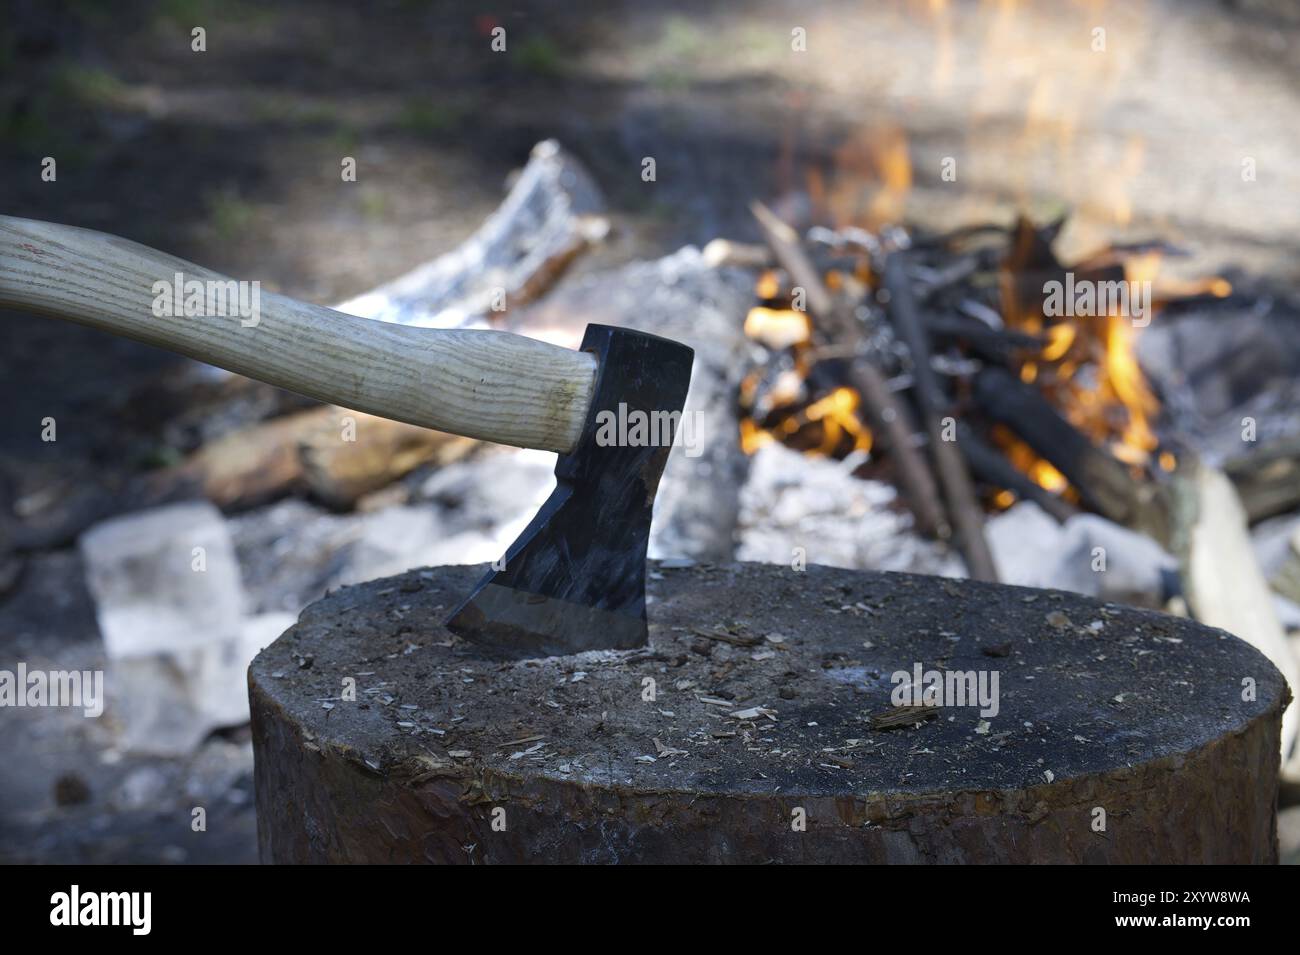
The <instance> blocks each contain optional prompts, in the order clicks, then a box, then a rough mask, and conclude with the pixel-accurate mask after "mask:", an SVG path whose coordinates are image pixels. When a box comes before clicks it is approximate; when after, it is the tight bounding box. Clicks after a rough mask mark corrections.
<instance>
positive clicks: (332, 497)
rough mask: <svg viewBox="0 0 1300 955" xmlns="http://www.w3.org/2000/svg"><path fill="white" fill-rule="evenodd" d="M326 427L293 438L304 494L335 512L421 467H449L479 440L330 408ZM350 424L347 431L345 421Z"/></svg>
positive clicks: (348, 506) (472, 448)
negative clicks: (295, 441)
mask: <svg viewBox="0 0 1300 955" xmlns="http://www.w3.org/2000/svg"><path fill="white" fill-rule="evenodd" d="M333 411H334V415H333V420H332V422H331V426H330V427H328V428H319V429H313V430H310V431H308V432H306V433H305V434H303V435H301V436H300V437H299V439H298V444H297V453H298V460H299V462H300V464H301V467H302V481H303V485H304V487H305V488H306V489H307V491H308V492H309V493H310V494H311V495H312V496H313V497H315V498H316V499H317V500H319V501H320V502H321V503H323V504H325V505H327V506H329V507H333V508H337V509H340V510H343V509H347V508H350V507H352V506H353V505H354V504H355V503H356V502H357V501H358V500H359V499H360V498H361V497H363V496H364V495H366V494H369V493H371V492H372V491H377V490H379V489H381V488H383V487H386V486H388V485H389V484H391V483H392V482H393V481H396V480H397V479H399V478H401V477H403V476H405V475H406V474H409V473H410V472H411V471H414V470H415V469H416V468H417V467H421V466H423V465H426V464H438V465H443V464H450V463H451V462H452V461H456V460H459V459H460V458H463V457H465V455H467V454H469V453H470V452H471V451H473V450H474V449H475V448H477V447H479V442H477V441H474V440H473V439H471V438H462V437H460V436H458V435H454V434H445V433H443V432H441V431H430V430H429V429H428V428H417V427H416V426H414V425H409V424H403V423H402V422H400V421H390V420H389V419H387V418H379V417H376V416H374V415H367V414H361V413H360V412H349V411H345V410H343V409H341V408H335V409H333ZM348 419H351V420H352V421H355V427H354V428H350V427H349V426H348V425H347V423H346V422H347V420H348Z"/></svg>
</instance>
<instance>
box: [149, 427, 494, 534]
mask: <svg viewBox="0 0 1300 955" xmlns="http://www.w3.org/2000/svg"><path fill="white" fill-rule="evenodd" d="M477 445H478V442H476V441H473V440H471V439H469V438H462V437H458V436H456V435H450V434H444V433H443V432H441V431H430V430H429V429H427V428H419V427H416V426H414V425H408V424H402V423H400V422H397V421H390V420H388V419H386V418H378V417H375V416H374V415H367V414H362V413H361V412H358V411H348V410H345V409H343V408H337V407H334V406H332V405H324V406H321V407H319V408H311V409H309V410H307V411H300V412H297V413H296V414H291V415H285V416H283V417H279V418H272V419H271V420H269V421H263V422H259V423H258V424H255V425H251V426H249V427H245V428H240V429H238V430H236V431H232V432H230V433H229V434H226V435H223V436H222V437H220V438H218V439H216V440H215V441H210V442H208V443H207V444H205V445H204V446H203V447H201V448H199V450H197V451H196V452H194V454H192V455H190V457H189V458H187V459H186V460H185V462H184V463H182V464H180V465H178V466H177V467H175V468H171V469H168V470H167V471H163V472H161V473H159V474H156V475H151V476H150V477H149V478H148V479H147V484H148V488H149V492H148V494H147V499H150V500H155V501H157V500H165V499H169V498H174V497H177V496H181V494H182V491H183V489H184V488H186V487H193V488H195V489H196V490H197V491H198V492H199V493H201V494H202V495H203V496H205V497H206V498H207V499H208V500H210V501H212V502H213V503H214V504H216V505H217V506H218V507H220V508H221V509H222V510H226V511H239V510H245V509H247V508H250V507H255V506H257V505H259V504H264V503H266V502H268V501H272V500H275V499H277V498H280V497H283V496H285V495H287V494H292V493H296V492H302V491H305V492H308V493H311V494H312V495H313V496H315V497H317V498H318V499H319V500H321V502H322V503H325V504H327V505H328V506H330V507H334V508H340V509H344V508H349V507H351V506H352V505H353V504H355V503H356V501H357V499H358V498H360V497H361V496H362V495H364V494H367V493H369V492H371V491H375V490H378V489H379V488H382V487H384V486H385V485H387V484H389V483H391V482H392V481H395V480H397V479H398V478H400V477H402V476H403V475H405V474H407V473H409V472H410V471H412V470H414V469H415V468H417V467H419V466H420V465H422V464H426V463H430V462H434V463H446V462H448V461H452V460H455V459H456V458H458V457H461V456H463V455H464V454H466V453H468V451H469V450H471V449H472V448H474V447H476V446H477Z"/></svg>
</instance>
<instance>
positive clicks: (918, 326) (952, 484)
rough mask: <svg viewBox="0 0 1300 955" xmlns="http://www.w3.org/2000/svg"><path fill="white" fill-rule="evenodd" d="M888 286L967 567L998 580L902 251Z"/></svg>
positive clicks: (888, 266)
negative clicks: (947, 421)
mask: <svg viewBox="0 0 1300 955" xmlns="http://www.w3.org/2000/svg"><path fill="white" fill-rule="evenodd" d="M885 288H886V289H888V290H889V317H890V320H891V321H892V322H893V323H894V328H895V329H896V330H897V332H898V336H899V338H901V339H902V341H903V343H904V344H906V345H907V348H908V351H909V352H911V355H912V375H913V378H914V380H915V382H916V396H917V403H918V404H919V405H920V407H921V416H922V419H923V420H924V422H925V430H926V432H927V433H928V434H929V436H930V457H931V460H933V462H934V469H935V471H936V472H937V473H938V475H939V484H940V486H941V487H942V488H943V495H944V501H945V502H946V503H947V505H948V513H949V515H950V516H951V517H952V522H953V525H954V527H956V529H957V536H958V543H959V544H960V545H961V549H962V555H963V556H964V557H965V559H966V567H967V570H969V571H970V575H971V576H972V577H975V578H976V579H978V580H997V568H996V567H995V565H994V563H993V552H992V551H991V550H989V545H988V541H987V540H986V539H985V537H984V510H983V508H982V507H981V506H980V502H979V498H978V497H977V496H976V494H975V485H974V484H972V483H971V478H970V471H969V470H967V467H966V462H965V460H963V458H962V455H961V451H959V450H958V449H957V447H956V445H955V443H954V442H952V441H948V440H945V438H944V426H943V418H944V417H946V416H948V414H949V407H948V405H949V402H948V398H947V396H946V395H945V394H944V392H943V389H942V387H941V386H940V385H939V379H938V378H937V377H936V375H935V373H934V369H933V368H932V367H931V365H930V345H929V342H928V341H927V340H926V334H925V326H924V325H923V324H922V321H921V314H920V310H919V309H918V307H917V304H916V298H915V296H913V294H912V287H911V284H910V281H909V279H908V277H907V274H906V272H905V271H904V268H903V258H902V255H901V254H900V253H895V254H894V255H892V256H890V257H889V259H888V260H887V261H886V263H885Z"/></svg>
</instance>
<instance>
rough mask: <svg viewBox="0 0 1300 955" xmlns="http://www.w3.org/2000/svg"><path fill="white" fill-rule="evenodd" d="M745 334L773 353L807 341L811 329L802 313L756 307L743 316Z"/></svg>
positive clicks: (791, 310) (786, 309) (785, 309)
mask: <svg viewBox="0 0 1300 955" xmlns="http://www.w3.org/2000/svg"><path fill="white" fill-rule="evenodd" d="M745 334H746V335H748V336H749V337H750V338H753V339H755V340H756V341H760V342H762V343H763V344H764V345H766V346H767V347H768V348H770V349H772V350H773V351H780V350H781V349H782V348H790V347H791V346H793V345H797V344H800V343H802V342H806V341H808V339H809V337H810V336H811V334H812V328H811V326H810V325H809V324H808V316H807V315H805V314H804V313H803V312H797V311H795V310H793V309H789V308H767V307H765V306H763V305H756V306H755V307H754V308H751V309H750V310H749V314H748V315H747V316H745Z"/></svg>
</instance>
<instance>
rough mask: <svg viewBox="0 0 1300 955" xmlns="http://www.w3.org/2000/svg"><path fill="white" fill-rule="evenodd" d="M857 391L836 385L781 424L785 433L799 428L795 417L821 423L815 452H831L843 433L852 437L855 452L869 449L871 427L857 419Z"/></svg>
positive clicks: (838, 443) (836, 446)
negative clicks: (820, 435) (820, 437)
mask: <svg viewBox="0 0 1300 955" xmlns="http://www.w3.org/2000/svg"><path fill="white" fill-rule="evenodd" d="M858 404H859V398H858V393H857V392H856V391H854V390H853V389H852V388H836V389H835V390H834V391H832V392H831V393H830V394H828V395H827V396H826V397H825V398H819V399H818V400H817V401H814V402H813V403H812V404H810V405H809V406H808V407H806V408H804V409H803V411H802V412H801V413H800V414H798V415H795V416H794V417H792V418H788V419H786V422H785V424H784V425H783V426H782V427H783V429H784V430H785V431H786V433H787V434H793V433H794V432H795V431H797V430H798V427H799V426H798V424H796V423H794V422H797V421H798V419H800V418H802V419H803V420H804V421H817V422H820V423H821V426H822V442H821V444H820V446H818V447H817V448H815V449H813V450H814V451H815V452H816V453H818V454H824V455H830V454H833V453H834V451H835V449H836V448H838V447H839V446H840V443H841V442H842V440H843V438H844V436H845V435H846V434H847V435H850V436H852V438H853V450H854V451H870V450H871V430H870V429H869V428H868V427H867V426H866V425H864V424H863V423H862V422H861V420H859V418H858Z"/></svg>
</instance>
